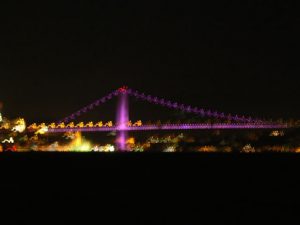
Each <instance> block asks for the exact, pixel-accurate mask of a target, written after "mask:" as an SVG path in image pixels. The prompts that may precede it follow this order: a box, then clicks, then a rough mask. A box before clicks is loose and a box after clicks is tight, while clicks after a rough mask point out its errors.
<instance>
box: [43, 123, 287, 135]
mask: <svg viewBox="0 0 300 225" xmlns="http://www.w3.org/2000/svg"><path fill="white" fill-rule="evenodd" d="M286 128H288V126H287V125H278V124H164V125H143V126H132V127H125V128H120V127H118V126H113V127H82V128H50V129H49V130H48V132H49V133H62V132H78V131H79V132H110V131H120V130H122V131H150V130H216V129H286Z"/></svg>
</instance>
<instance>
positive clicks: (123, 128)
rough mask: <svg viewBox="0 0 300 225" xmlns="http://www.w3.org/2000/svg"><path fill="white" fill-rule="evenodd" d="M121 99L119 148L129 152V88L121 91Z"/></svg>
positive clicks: (119, 109)
mask: <svg viewBox="0 0 300 225" xmlns="http://www.w3.org/2000/svg"><path fill="white" fill-rule="evenodd" d="M119 92H120V97H119V103H118V108H117V119H116V123H117V131H118V134H117V140H116V144H117V148H118V150H121V151H127V150H128V147H127V144H126V141H127V139H128V131H127V123H128V121H129V107H128V94H127V87H125V86H124V87H122V88H120V89H119Z"/></svg>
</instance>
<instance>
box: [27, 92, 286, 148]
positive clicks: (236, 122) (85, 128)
mask: <svg viewBox="0 0 300 225" xmlns="http://www.w3.org/2000/svg"><path fill="white" fill-rule="evenodd" d="M129 96H131V97H134V98H136V99H138V100H141V101H146V102H149V103H152V104H156V105H160V106H162V107H166V108H169V109H174V110H179V111H182V112H185V113H190V114H194V115H198V116H200V117H203V118H213V119H216V120H217V121H224V122H221V123H220V122H218V123H193V124H158V125H143V124H142V123H141V121H138V122H137V123H134V124H132V123H131V122H130V119H129V106H128V97H129ZM114 97H119V104H118V108H117V117H116V122H115V124H113V122H112V121H110V122H108V123H105V124H104V123H102V122H98V123H93V122H89V123H87V124H84V123H83V122H81V123H79V124H77V125H75V124H74V122H73V121H74V120H75V119H77V118H78V117H79V116H81V115H83V114H85V113H87V112H89V111H91V110H93V109H94V108H96V107H98V106H100V105H102V104H104V103H106V102H107V101H109V100H111V99H112V98H114ZM285 128H289V127H288V125H287V124H283V123H271V122H267V121H264V120H261V119H256V118H251V117H246V116H241V115H235V116H232V114H225V113H221V112H217V111H213V110H209V109H203V108H198V107H192V106H189V105H185V104H180V103H178V102H174V101H170V100H166V99H164V98H159V97H155V96H152V95H146V94H144V93H140V92H138V91H135V90H132V89H130V88H127V87H122V88H119V89H118V90H116V91H113V92H112V93H109V94H108V95H107V96H104V97H102V98H100V99H98V100H96V101H95V102H93V103H91V104H89V105H88V106H86V107H83V108H82V109H80V110H78V111H77V112H75V113H73V114H71V115H70V116H68V117H66V118H64V119H62V120H61V121H58V122H57V123H52V124H49V125H46V124H41V125H35V124H34V125H31V126H30V127H29V130H30V129H31V130H38V131H37V132H40V133H45V132H47V133H62V132H110V131H116V132H117V133H118V135H117V140H116V142H117V146H118V149H119V150H126V140H127V138H128V131H151V130H209V129H285Z"/></svg>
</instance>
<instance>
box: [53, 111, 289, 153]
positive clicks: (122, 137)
mask: <svg viewBox="0 0 300 225" xmlns="http://www.w3.org/2000/svg"><path fill="white" fill-rule="evenodd" d="M126 115H128V111H127V112H126V111H125V113H124V115H123V117H121V118H122V120H123V119H124V118H127V117H126ZM120 121H121V119H120ZM287 128H289V126H288V125H286V124H255V123H248V124H243V123H235V124H225V123H217V124H205V123H196V124H163V125H143V126H139V127H138V126H136V127H128V126H126V125H125V126H113V127H92V128H88V127H84V128H54V129H52V128H50V129H49V130H48V132H49V133H64V132H76V131H80V132H110V131H118V132H119V136H118V138H117V143H118V144H120V146H119V145H118V146H119V148H120V150H127V149H126V140H127V136H126V135H127V131H147V130H214V129H220V130H222V129H287Z"/></svg>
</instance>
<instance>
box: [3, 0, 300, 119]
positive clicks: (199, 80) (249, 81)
mask: <svg viewBox="0 0 300 225" xmlns="http://www.w3.org/2000/svg"><path fill="white" fill-rule="evenodd" d="M8 2H10V3H7V4H5V3H1V7H0V14H1V27H0V32H1V33H0V74H1V75H0V77H1V81H0V82H1V86H0V101H2V102H3V103H4V109H3V110H4V113H5V115H6V116H8V117H10V118H13V117H16V116H23V117H25V118H26V119H28V120H31V121H34V120H36V121H40V120H58V119H61V118H63V117H65V116H67V115H69V114H71V113H72V112H73V111H75V110H78V109H79V108H81V107H82V106H85V105H86V104H88V103H90V102H91V101H93V100H95V99H98V98H99V97H101V96H104V95H106V94H107V93H109V92H111V91H112V90H114V89H117V88H118V87H120V86H122V85H128V86H129V87H131V88H134V89H137V90H140V91H143V92H145V93H149V94H153V95H157V96H161V97H164V98H167V99H171V100H175V101H180V102H183V103H186V104H191V105H194V106H199V107H206V108H212V109H216V110H218V111H224V112H236V113H239V114H246V115H250V116H257V117H266V118H269V117H270V118H280V117H283V118H290V117H294V118H299V115H300V106H299V94H298V89H299V81H298V80H299V78H297V77H298V76H299V72H300V67H299V50H300V48H299V40H300V39H299V35H298V34H297V33H298V30H299V22H300V20H299V19H300V17H299V12H298V10H297V7H296V5H293V4H290V3H286V2H284V1H255V0H252V1H226V2H225V1H224V2H213V1H209V2H210V3H201V4H202V5H201V4H197V5H196V4H195V5H192V4H188V3H185V2H184V1H178V2H176V1H168V2H167V1H165V2H164V3H163V1H160V2H154V1H138V2H128V1H121V0H120V1H113V0H110V1H89V3H88V1H82V2H80V3H78V2H76V3H75V2H74V3H72V4H70V3H68V4H64V3H60V4H54V3H53V4H46V3H44V2H43V1H42V2H39V3H38V4H29V3H28V2H27V1H24V3H22V4H14V3H12V2H11V1H8ZM148 110H149V111H150V112H151V106H149V109H148ZM110 113H113V112H110ZM140 117H141V118H143V115H141V116H140ZM112 118H113V117H112Z"/></svg>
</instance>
